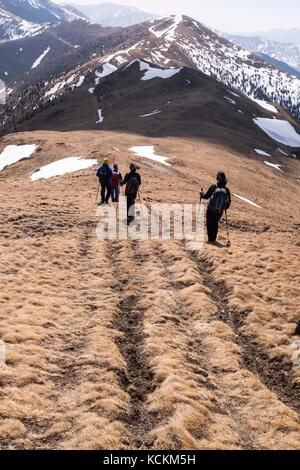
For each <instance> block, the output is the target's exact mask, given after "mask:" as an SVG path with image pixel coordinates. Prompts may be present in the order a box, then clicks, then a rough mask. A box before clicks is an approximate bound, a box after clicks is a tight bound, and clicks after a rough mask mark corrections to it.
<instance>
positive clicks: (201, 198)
mask: <svg viewBox="0 0 300 470" xmlns="http://www.w3.org/2000/svg"><path fill="white" fill-rule="evenodd" d="M202 192H203V188H201V192H200V204H199V207H198V214H197V219H199V214H200V209H201V203H202V194H201V193H202Z"/></svg>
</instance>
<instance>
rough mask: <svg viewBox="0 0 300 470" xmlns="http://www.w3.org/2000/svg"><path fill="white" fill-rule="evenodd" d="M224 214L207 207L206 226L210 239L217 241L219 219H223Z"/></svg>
mask: <svg viewBox="0 0 300 470" xmlns="http://www.w3.org/2000/svg"><path fill="white" fill-rule="evenodd" d="M221 217H222V214H218V213H215V212H212V211H210V210H209V209H207V211H206V227H207V235H208V241H210V242H215V241H216V239H217V235H218V230H219V220H220V219H221Z"/></svg>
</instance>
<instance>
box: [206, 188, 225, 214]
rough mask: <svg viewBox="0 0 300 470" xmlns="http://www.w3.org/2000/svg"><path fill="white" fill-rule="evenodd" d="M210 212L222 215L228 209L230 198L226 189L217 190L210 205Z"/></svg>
mask: <svg viewBox="0 0 300 470" xmlns="http://www.w3.org/2000/svg"><path fill="white" fill-rule="evenodd" d="M208 208H209V210H211V211H212V212H216V213H217V214H222V213H223V212H224V210H226V209H227V208H228V196H227V191H226V189H225V188H216V189H215V191H214V193H213V195H212V196H211V198H210V201H209V204H208Z"/></svg>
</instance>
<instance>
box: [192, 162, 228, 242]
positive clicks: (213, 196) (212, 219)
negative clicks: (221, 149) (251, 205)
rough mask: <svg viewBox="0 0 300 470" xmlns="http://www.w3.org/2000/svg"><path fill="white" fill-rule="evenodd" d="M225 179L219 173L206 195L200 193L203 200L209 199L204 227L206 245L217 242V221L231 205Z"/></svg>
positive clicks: (221, 173)
mask: <svg viewBox="0 0 300 470" xmlns="http://www.w3.org/2000/svg"><path fill="white" fill-rule="evenodd" d="M226 185H227V179H226V176H225V173H223V172H222V171H219V173H218V174H217V184H213V185H212V186H211V187H210V188H209V190H208V191H207V193H206V194H205V193H204V192H203V189H201V191H200V196H201V198H203V199H209V200H210V201H209V203H208V206H207V211H206V226H207V234H208V243H215V242H216V240H217V235H218V229H219V221H220V219H221V217H222V215H223V212H224V210H225V211H226V210H227V209H229V207H230V204H231V195H230V191H229V189H228V188H227V186H226Z"/></svg>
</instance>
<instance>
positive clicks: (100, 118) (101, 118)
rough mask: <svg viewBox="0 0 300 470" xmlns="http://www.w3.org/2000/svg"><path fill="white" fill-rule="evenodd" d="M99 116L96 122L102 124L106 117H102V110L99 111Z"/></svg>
mask: <svg viewBox="0 0 300 470" xmlns="http://www.w3.org/2000/svg"><path fill="white" fill-rule="evenodd" d="M98 116H99V120H98V121H96V124H100V123H101V122H103V121H104V117H103V116H102V109H98Z"/></svg>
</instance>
